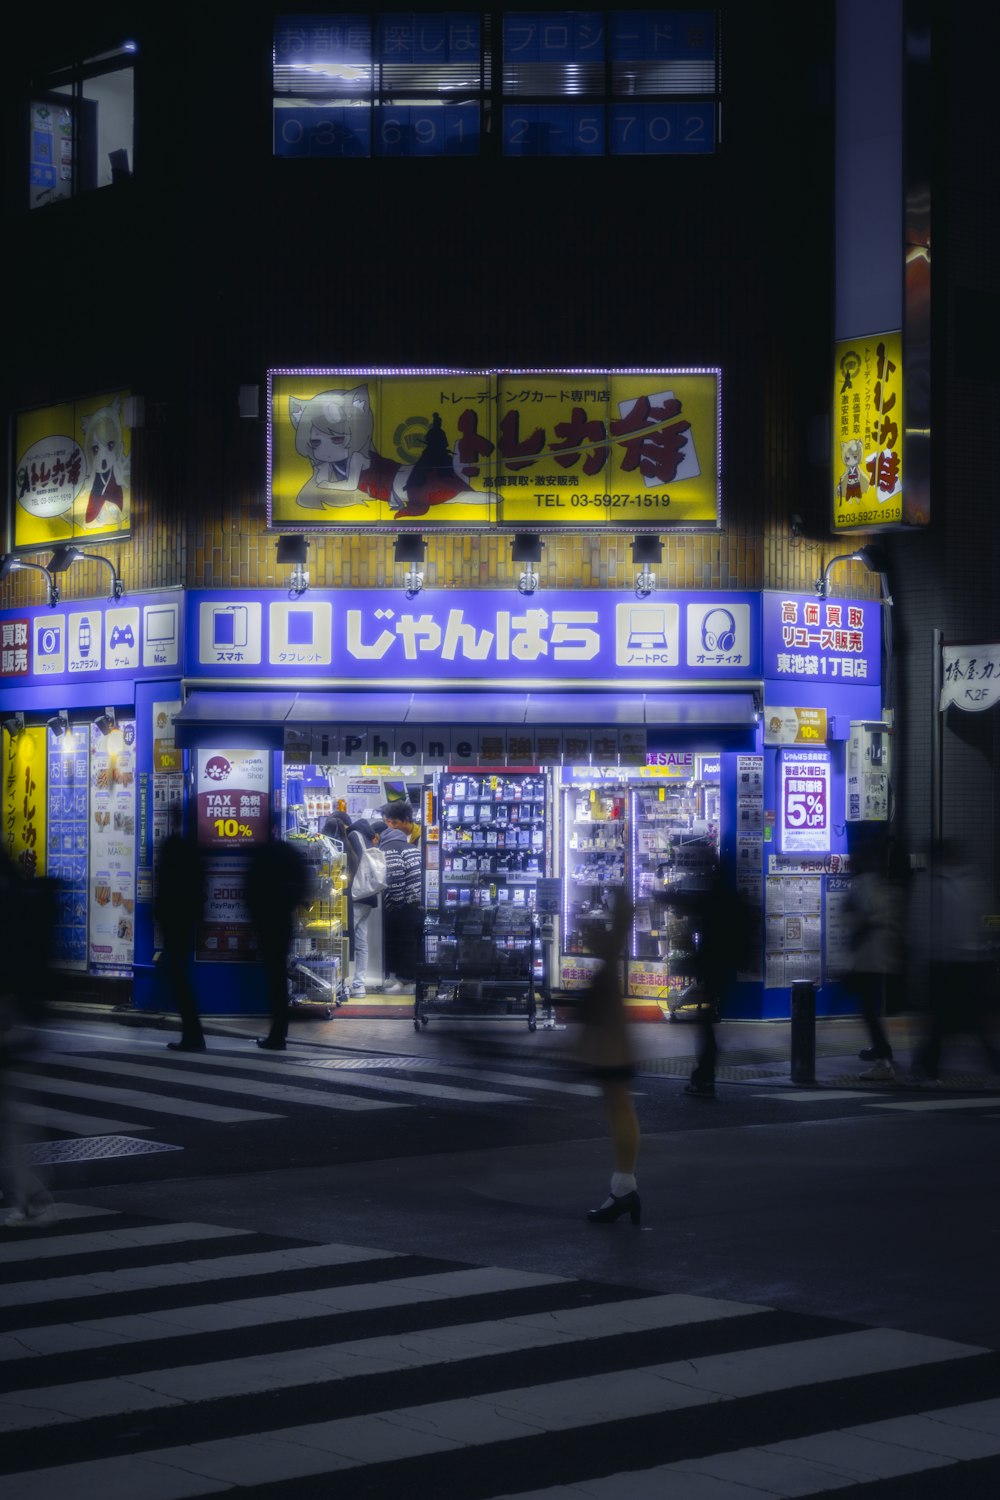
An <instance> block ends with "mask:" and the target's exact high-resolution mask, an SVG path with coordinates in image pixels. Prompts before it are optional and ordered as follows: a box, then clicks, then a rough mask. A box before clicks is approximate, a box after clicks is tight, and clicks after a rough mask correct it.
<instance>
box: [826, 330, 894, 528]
mask: <svg viewBox="0 0 1000 1500" xmlns="http://www.w3.org/2000/svg"><path fill="white" fill-rule="evenodd" d="M835 359H836V367H835V370H834V387H833V525H834V530H835V531H847V530H850V529H851V528H852V527H860V528H862V529H863V530H865V531H870V530H871V529H872V528H877V527H879V526H898V525H900V524H901V522H902V519H903V335H902V334H901V333H878V334H873V335H872V336H871V337H869V338H860V339H847V340H844V341H842V342H841V343H839V344H837V346H836V351H835Z"/></svg>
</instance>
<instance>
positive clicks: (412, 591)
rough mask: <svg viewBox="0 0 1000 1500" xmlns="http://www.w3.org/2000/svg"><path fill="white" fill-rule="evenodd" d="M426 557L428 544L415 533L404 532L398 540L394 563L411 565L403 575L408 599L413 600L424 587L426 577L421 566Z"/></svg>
mask: <svg viewBox="0 0 1000 1500" xmlns="http://www.w3.org/2000/svg"><path fill="white" fill-rule="evenodd" d="M426 555H427V543H426V541H425V540H424V538H423V537H422V536H418V535H417V533H416V532H415V531H407V532H404V533H403V535H402V536H398V537H397V538H396V549H395V555H394V561H395V562H397V563H407V564H409V566H408V567H407V570H406V573H405V574H404V575H403V587H404V588H405V590H406V597H407V599H413V598H414V597H415V596H416V595H417V594H419V593H420V590H421V589H422V588H423V586H424V575H423V573H422V572H421V569H420V564H421V563H422V562H423V560H424V558H425V557H426Z"/></svg>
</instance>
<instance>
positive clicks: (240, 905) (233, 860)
mask: <svg viewBox="0 0 1000 1500" xmlns="http://www.w3.org/2000/svg"><path fill="white" fill-rule="evenodd" d="M246 875H247V861H246V859H245V858H243V857H242V856H240V855H239V854H211V855H209V856H208V858H207V859H206V861H205V912H204V917H203V920H202V921H201V922H200V924H199V927H198V943H197V957H198V959H199V960H200V961H201V962H202V963H213V962H218V961H225V962H228V963H233V962H237V963H238V962H241V961H242V962H245V963H251V962H252V961H253V959H254V958H255V957H256V945H255V940H254V930H253V925H252V923H251V921H250V913H249V912H248V911H247V905H246Z"/></svg>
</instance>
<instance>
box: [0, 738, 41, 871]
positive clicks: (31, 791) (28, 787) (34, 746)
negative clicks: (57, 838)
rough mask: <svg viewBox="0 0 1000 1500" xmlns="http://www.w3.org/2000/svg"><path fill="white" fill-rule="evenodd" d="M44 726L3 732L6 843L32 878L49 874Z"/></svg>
mask: <svg viewBox="0 0 1000 1500" xmlns="http://www.w3.org/2000/svg"><path fill="white" fill-rule="evenodd" d="M47 733H48V731H47V730H46V729H45V728H44V726H43V727H41V728H32V729H24V728H22V729H20V730H15V732H14V733H13V734H11V732H10V730H9V729H6V728H5V729H4V731H3V842H4V848H5V849H6V851H7V854H8V855H9V857H10V858H11V859H12V860H13V861H14V863H15V865H17V867H18V869H19V870H20V871H21V874H22V875H24V876H25V877H26V878H28V879H29V880H30V879H31V877H32V876H34V875H44V874H45V873H46V863H45V802H46V793H45V772H46V765H45V736H46V734H47Z"/></svg>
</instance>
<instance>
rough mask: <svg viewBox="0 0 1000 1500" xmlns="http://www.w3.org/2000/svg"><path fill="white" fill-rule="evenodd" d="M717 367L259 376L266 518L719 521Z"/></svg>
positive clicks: (345, 523) (329, 521)
mask: <svg viewBox="0 0 1000 1500" xmlns="http://www.w3.org/2000/svg"><path fill="white" fill-rule="evenodd" d="M720 388H721V372H720V371H719V370H718V369H714V368H713V369H704V370H687V369H685V370H671V369H669V368H665V369H663V370H660V371H641V372H637V371H627V370H611V371H607V370H605V371H602V370H588V371H579V370H567V371H552V370H547V371H532V370H528V371H499V370H458V371H456V370H438V371H433V370H429V371H421V372H420V373H395V374H393V373H388V372H385V371H382V370H369V371H364V370H337V369H328V370H318V371H317V370H288V369H282V370H271V371H269V372H268V391H269V400H268V422H269V439H270V441H269V444H268V454H269V469H268V523H269V525H273V526H295V527H296V529H308V528H310V527H314V528H315V527H322V528H324V529H336V528H339V527H355V528H356V527H357V526H359V525H361V526H385V527H386V528H396V527H398V525H399V523H400V522H406V521H419V523H420V527H421V529H423V528H426V527H428V526H430V527H434V528H442V529H447V528H449V527H450V528H462V529H468V528H469V527H470V526H472V527H479V526H490V525H494V524H497V523H499V524H501V525H503V524H507V525H514V526H528V525H531V526H540V525H545V526H546V527H550V526H559V525H565V526H572V527H573V528H574V529H576V528H579V527H581V526H603V527H617V526H624V527H628V528H630V529H632V528H635V527H636V526H642V527H648V528H649V529H655V530H658V531H664V530H667V529H669V528H671V527H678V526H680V527H710V528H716V527H718V525H719V524H720V511H719V504H720V473H721V462H720V459H721V441H720Z"/></svg>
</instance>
